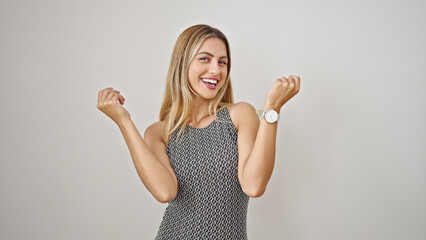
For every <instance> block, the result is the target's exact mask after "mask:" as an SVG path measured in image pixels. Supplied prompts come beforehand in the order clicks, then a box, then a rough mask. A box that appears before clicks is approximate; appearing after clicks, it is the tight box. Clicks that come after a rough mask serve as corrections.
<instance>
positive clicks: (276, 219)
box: [0, 0, 426, 240]
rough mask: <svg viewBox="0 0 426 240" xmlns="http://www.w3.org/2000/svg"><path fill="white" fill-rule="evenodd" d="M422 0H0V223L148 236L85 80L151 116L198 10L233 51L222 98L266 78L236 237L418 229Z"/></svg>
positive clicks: (113, 129)
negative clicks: (265, 137) (273, 137)
mask: <svg viewBox="0 0 426 240" xmlns="http://www.w3.org/2000/svg"><path fill="white" fill-rule="evenodd" d="M425 10H426V3H425V2H424V1H414V0H411V1H402V0H399V1H384V0H382V1H365V0H362V1H337V0H335V1H314V0H309V1H268V0H264V1H222V0H218V1H195V0H194V1H167V2H166V1H156V2H154V1H130V0H124V1H110V0H108V1H100V0H89V1H87V0H85V1H82V0H77V1H76V0H74V1H70V0H69V1H67V0H64V1H54V0H44V1H23V0H15V1H11V0H1V1H0V27H1V29H0V31H1V32H0V34H1V37H0V64H1V65H0V78H1V85H0V88H1V94H0V103H1V124H0V129H1V135H0V136H1V139H0V140H1V149H0V157H1V162H0V164H1V165H0V173H1V175H0V194H1V198H0V212H1V214H0V238H1V239H5V240H6V239H7V240H15V239H43V240H46V239H52V240H53V239H55V240H56V239H61V240H62V239H63V240H67V239H70V240H71V239H105V240H107V239H153V238H154V236H155V234H156V232H157V230H158V227H159V225H160V221H161V218H162V216H163V211H164V209H165V208H166V206H167V204H162V203H159V202H157V201H156V200H155V199H154V198H153V197H152V196H151V195H150V193H149V192H148V191H147V190H146V188H145V187H144V186H143V184H142V182H141V181H140V179H139V177H138V175H137V173H136V170H135V168H134V166H133V163H132V160H131V157H130V153H129V151H128V149H127V146H126V144H125V142H124V138H123V137H122V135H121V132H120V131H119V128H118V127H117V126H116V125H115V124H114V122H113V121H111V119H109V118H108V117H107V116H106V115H104V114H103V113H102V112H100V111H99V110H98V109H97V108H96V102H97V94H98V91H99V90H101V89H104V88H106V87H114V88H115V89H118V90H120V91H121V93H122V95H124V97H125V98H126V102H125V105H124V107H125V108H126V109H127V110H128V111H129V112H130V114H131V116H132V119H133V121H134V122H135V124H136V126H137V128H138V129H139V131H140V133H141V134H143V132H144V130H145V128H146V127H147V126H149V125H150V124H151V123H153V122H155V121H157V120H158V119H157V118H158V113H159V107H160V105H161V100H162V97H163V91H164V80H165V76H166V73H167V69H168V64H169V61H170V56H171V53H172V48H173V45H174V42H175V41H176V39H177V37H178V35H179V34H180V33H181V32H182V31H183V30H184V29H186V28H187V27H189V26H191V25H194V24H198V23H206V24H209V25H211V26H213V27H217V28H219V29H221V30H222V31H223V32H224V33H225V34H226V35H227V37H228V39H229V41H230V45H231V52H232V55H231V56H232V70H231V77H232V81H233V86H234V94H235V100H236V101H237V102H239V101H246V102H249V103H251V104H252V105H253V106H255V107H256V108H262V107H263V101H264V98H265V96H266V93H267V92H268V90H269V89H270V88H271V87H272V84H273V82H274V81H275V79H276V78H278V77H281V76H288V75H292V74H294V75H298V76H300V77H301V90H300V92H299V93H298V94H297V95H296V96H295V97H294V98H293V99H291V100H290V101H289V102H288V103H287V104H286V105H284V107H283V109H282V111H281V119H280V122H279V127H278V138H277V157H276V164H275V169H274V172H273V175H272V178H271V180H270V182H269V185H268V188H267V190H266V193H265V194H264V195H263V196H262V197H260V198H251V199H250V204H249V209H248V235H249V239H251V240H257V239H291V240H318V239H327V240H341V239H344V240H359V239H371V240H397V239H398V240H400V239H410V240H424V239H426V174H425V173H426V163H425V160H426V151H425V146H426V129H425V122H426V97H425V90H426V78H425V75H426V68H425V66H426V46H425V42H426V30H425V29H426V27H425V23H426V14H425V13H426V12H425Z"/></svg>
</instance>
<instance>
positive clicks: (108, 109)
mask: <svg viewBox="0 0 426 240" xmlns="http://www.w3.org/2000/svg"><path fill="white" fill-rule="evenodd" d="M120 104H121V105H122V104H124V97H123V96H121V95H120V94H119V92H118V91H116V90H113V89H112V88H106V89H104V90H101V91H100V92H99V94H98V104H97V108H98V109H99V110H101V111H102V112H104V113H105V114H106V115H107V116H109V117H110V118H111V119H112V120H113V121H114V122H115V123H116V124H117V125H118V126H119V128H120V130H121V133H122V134H123V137H124V139H125V141H126V144H127V147H128V148H129V151H130V155H131V157H132V160H133V164H134V166H135V168H136V171H137V173H138V175H139V178H140V179H141V180H142V182H143V184H144V185H145V187H146V188H147V189H148V191H149V192H150V193H151V194H152V195H153V196H154V198H155V199H156V200H157V201H159V202H162V203H166V202H169V201H171V200H172V199H174V198H175V197H176V194H177V179H176V175H175V174H174V172H173V169H172V168H171V166H170V162H169V158H168V156H167V154H166V150H165V149H166V147H165V143H164V141H163V140H162V139H161V136H162V132H161V127H162V125H161V123H160V122H159V123H155V124H153V125H151V126H150V127H148V128H147V130H146V131H145V140H144V139H143V138H142V137H141V135H140V134H139V131H138V130H137V128H136V126H135V125H134V123H133V122H132V120H131V118H130V114H129V113H128V112H127V110H126V109H125V108H124V107H123V106H121V105H120Z"/></svg>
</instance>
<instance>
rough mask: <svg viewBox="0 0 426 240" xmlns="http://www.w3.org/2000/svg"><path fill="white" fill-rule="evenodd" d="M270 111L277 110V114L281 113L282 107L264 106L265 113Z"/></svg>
mask: <svg viewBox="0 0 426 240" xmlns="http://www.w3.org/2000/svg"><path fill="white" fill-rule="evenodd" d="M269 109H273V110H275V111H276V112H277V113H280V110H281V107H277V106H274V105H273V104H268V103H266V104H265V105H263V111H267V110H269Z"/></svg>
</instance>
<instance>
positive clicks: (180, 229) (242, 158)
mask: <svg viewBox="0 0 426 240" xmlns="http://www.w3.org/2000/svg"><path fill="white" fill-rule="evenodd" d="M230 70H231V55H230V49H229V43H228V40H227V38H226V37H225V35H224V34H223V33H222V32H221V31H219V30H218V29H215V28H212V27H210V26H208V25H195V26H192V27H189V28H188V29H186V30H185V31H184V32H183V33H182V34H181V35H180V36H179V38H178V39H177V41H176V44H175V47H174V50H173V54H172V58H171V61H170V68H169V71H168V75H167V83H166V89H165V94H164V100H163V103H162V106H161V110H160V119H159V121H158V122H156V123H154V124H152V125H151V126H149V127H148V128H147V129H146V130H145V134H144V137H143V138H142V137H141V135H140V134H139V132H138V130H137V129H136V127H135V125H134V124H133V122H132V120H131V118H130V114H129V112H128V111H127V110H126V109H125V108H124V107H123V106H122V105H123V104H124V101H125V98H124V97H123V96H122V95H121V94H120V92H119V91H117V90H114V89H113V88H106V89H103V90H101V91H99V94H98V103H97V108H98V109H99V110H101V111H102V112H103V113H105V114H106V115H107V116H109V117H110V118H111V119H112V120H113V121H114V122H115V123H116V124H117V125H118V126H119V128H120V130H121V132H122V134H123V137H124V139H125V141H126V144H127V146H128V148H129V150H130V154H131V156H132V159H133V163H134V165H135V167H136V170H137V172H138V175H139V177H140V179H141V180H142V182H143V184H144V185H145V187H146V188H147V189H148V190H149V192H150V193H151V194H152V195H153V196H154V198H155V199H157V200H158V201H159V202H162V203H168V206H167V208H166V210H165V212H164V216H163V220H162V222H161V224H160V227H159V230H158V232H157V235H156V238H155V239H168V240H170V239H179V240H182V239H233V240H234V239H247V229H246V219H247V207H248V200H249V197H259V196H261V195H262V194H263V193H264V192H265V189H266V186H267V184H268V181H269V179H270V177H271V174H272V170H273V168H274V161H275V147H276V146H275V145H276V134H277V124H278V120H279V113H280V109H281V107H282V106H283V105H284V104H285V103H286V102H287V101H288V100H290V99H291V98H292V97H293V96H294V95H296V94H297V93H298V92H299V89H300V78H299V77H298V76H295V75H290V76H288V77H281V78H279V79H277V80H276V81H275V83H274V84H273V87H272V88H271V89H270V91H269V92H268V94H267V95H266V99H265V103H264V107H263V111H262V113H261V118H260V120H259V117H258V114H257V113H256V110H255V108H254V107H253V106H252V105H250V104H248V103H245V102H240V103H233V96H232V87H231V79H230V75H229V73H230ZM248 84H249V83H248Z"/></svg>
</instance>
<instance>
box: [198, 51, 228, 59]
mask: <svg viewBox="0 0 426 240" xmlns="http://www.w3.org/2000/svg"><path fill="white" fill-rule="evenodd" d="M201 54H207V55H209V56H210V57H214V56H213V54H211V53H209V52H200V53H199V54H197V55H201ZM220 58H226V59H228V57H227V56H222V57H220Z"/></svg>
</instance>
